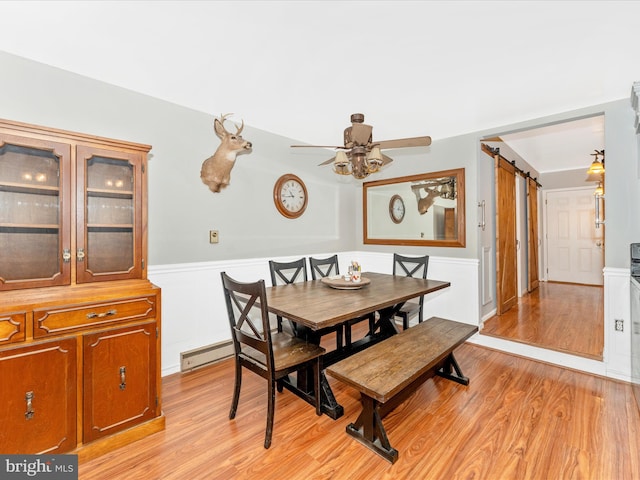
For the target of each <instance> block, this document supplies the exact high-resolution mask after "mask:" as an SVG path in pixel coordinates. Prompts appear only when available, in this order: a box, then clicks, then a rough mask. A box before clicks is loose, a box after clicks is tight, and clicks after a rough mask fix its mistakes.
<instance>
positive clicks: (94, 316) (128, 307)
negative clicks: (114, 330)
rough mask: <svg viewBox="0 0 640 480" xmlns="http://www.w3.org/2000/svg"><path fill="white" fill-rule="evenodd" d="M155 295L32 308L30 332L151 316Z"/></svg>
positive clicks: (48, 332)
mask: <svg viewBox="0 0 640 480" xmlns="http://www.w3.org/2000/svg"><path fill="white" fill-rule="evenodd" d="M155 316H156V297H155V296H154V295H150V296H148V297H137V298H125V299H120V300H113V301H109V302H104V303H91V304H83V305H66V306H64V307H56V308H49V309H43V310H34V312H33V323H34V325H33V336H34V337H45V336H48V335H60V334H62V333H66V332H69V331H73V330H77V329H80V328H95V327H100V326H103V325H108V324H111V323H116V322H125V321H133V320H144V319H153V318H155Z"/></svg>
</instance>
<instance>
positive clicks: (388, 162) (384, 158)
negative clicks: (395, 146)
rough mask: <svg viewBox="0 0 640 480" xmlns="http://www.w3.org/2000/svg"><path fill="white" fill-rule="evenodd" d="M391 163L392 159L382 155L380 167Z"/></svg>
mask: <svg viewBox="0 0 640 480" xmlns="http://www.w3.org/2000/svg"><path fill="white" fill-rule="evenodd" d="M391 162H393V158H391V157H388V156H386V155H385V154H384V153H383V154H382V166H383V167H384V166H385V165H389V164H390V163H391Z"/></svg>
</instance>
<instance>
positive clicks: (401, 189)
mask: <svg viewBox="0 0 640 480" xmlns="http://www.w3.org/2000/svg"><path fill="white" fill-rule="evenodd" d="M362 205H363V209H364V211H363V227H364V243H366V244H376V245H416V246H434V247H464V246H465V241H466V238H465V212H464V205H465V201H464V168H458V169H454V170H445V171H441V172H431V173H421V174H418V175H410V176H406V177H398V178H389V179H385V180H376V181H373V182H365V183H363V184H362Z"/></svg>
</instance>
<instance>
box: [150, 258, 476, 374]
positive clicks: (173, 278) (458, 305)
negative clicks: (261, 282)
mask: <svg viewBox="0 0 640 480" xmlns="http://www.w3.org/2000/svg"><path fill="white" fill-rule="evenodd" d="M332 254H333V252H332V253H316V252H313V253H311V254H309V255H307V256H313V257H319V258H322V257H327V256H330V255H332ZM298 258H300V255H297V256H293V257H274V258H268V259H267V258H254V259H242V260H225V261H221V262H203V263H190V264H176V265H160V266H150V267H149V278H150V280H151V281H152V282H153V283H154V284H156V285H158V286H159V287H161V288H162V375H163V376H164V375H169V374H171V373H176V372H179V371H180V369H181V358H182V354H184V353H188V352H191V351H193V350H196V351H197V350H198V349H200V348H202V347H205V346H208V345H213V344H218V343H221V342H227V341H229V340H230V339H231V334H230V332H229V323H228V320H227V311H226V307H225V303H224V297H223V294H222V284H221V281H220V272H223V271H226V272H227V273H228V274H229V275H230V276H232V277H233V278H235V279H237V280H241V281H247V282H249V281H256V280H258V279H261V278H263V279H265V281H266V282H267V285H270V283H271V282H270V280H269V279H270V275H269V264H268V261H269V260H278V261H290V260H296V259H298ZM352 260H355V261H357V262H359V263H360V264H361V265H362V266H363V271H364V272H365V275H366V272H367V271H369V272H379V273H391V271H392V262H393V254H388V253H376V252H340V253H338V262H339V266H340V271H341V272H344V271H346V270H347V266H348V265H349V263H350V262H351V261H352ZM478 263H479V262H478V260H476V259H459V258H448V257H434V256H432V257H430V259H429V273H428V277H429V278H433V279H437V280H446V281H449V282H451V287H450V288H447V289H445V290H441V291H439V292H435V293H433V294H431V295H428V296H427V297H426V298H425V317H426V318H429V317H431V316H440V317H444V318H449V319H451V320H457V321H460V322H465V323H469V324H474V325H477V324H478V323H479V299H478V292H479V288H478V287H479V286H478V278H479V275H478Z"/></svg>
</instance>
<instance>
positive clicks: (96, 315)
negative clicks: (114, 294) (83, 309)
mask: <svg viewBox="0 0 640 480" xmlns="http://www.w3.org/2000/svg"><path fill="white" fill-rule="evenodd" d="M116 313H118V311H117V310H116V309H115V308H114V309H113V310H107V311H106V312H104V313H96V312H91V313H87V318H89V319H90V318H104V317H110V316H112V315H115V314H116Z"/></svg>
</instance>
